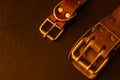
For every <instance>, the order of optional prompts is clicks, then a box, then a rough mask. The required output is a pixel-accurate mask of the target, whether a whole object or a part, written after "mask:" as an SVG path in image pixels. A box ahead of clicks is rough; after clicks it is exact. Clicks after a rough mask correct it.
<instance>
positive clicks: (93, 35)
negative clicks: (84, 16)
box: [68, 22, 119, 79]
mask: <svg viewBox="0 0 120 80" xmlns="http://www.w3.org/2000/svg"><path fill="white" fill-rule="evenodd" d="M112 37H114V38H115V40H113V39H112ZM118 43H119V39H118V38H117V37H116V36H115V35H114V34H113V33H112V32H111V31H110V30H108V29H107V28H106V26H105V25H104V24H102V23H101V22H98V23H97V24H96V25H95V26H93V27H92V28H91V29H89V30H88V31H87V33H85V34H84V35H83V36H82V37H81V38H80V40H78V42H77V43H76V44H75V45H74V46H73V48H72V49H71V51H70V54H69V56H68V59H69V60H70V61H71V62H72V64H73V65H74V66H75V67H76V68H77V69H78V70H79V71H81V72H82V73H83V74H84V75H85V76H87V77H88V78H90V79H93V78H95V77H96V76H97V75H98V73H99V72H100V71H101V69H102V68H103V67H104V66H105V64H106V63H107V62H108V59H109V53H110V52H111V51H112V50H113V48H114V47H115V46H116V44H118Z"/></svg>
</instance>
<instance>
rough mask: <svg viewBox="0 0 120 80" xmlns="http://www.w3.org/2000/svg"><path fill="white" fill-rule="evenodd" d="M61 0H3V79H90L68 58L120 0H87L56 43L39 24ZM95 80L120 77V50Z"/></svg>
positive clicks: (0, 58) (0, 50) (0, 62)
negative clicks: (43, 32) (48, 37)
mask: <svg viewBox="0 0 120 80" xmlns="http://www.w3.org/2000/svg"><path fill="white" fill-rule="evenodd" d="M60 1H61V0H0V80H88V79H87V78H86V77H85V76H83V75H82V74H81V73H80V72H79V71H77V70H76V69H75V68H74V67H73V66H72V64H71V63H70V62H69V61H68V59H67V57H68V53H69V51H70V50H71V48H72V46H73V45H74V43H75V42H76V41H77V40H78V39H79V38H80V37H81V36H82V34H84V32H86V31H87V30H88V29H89V28H90V27H91V26H92V25H94V24H96V23H97V22H98V21H99V20H101V19H102V18H104V17H105V16H107V15H109V14H110V13H111V12H112V11H113V10H114V9H115V8H116V7H117V6H118V5H119V4H120V0H88V1H87V2H86V4H85V5H83V6H82V7H81V8H80V10H79V11H78V14H77V16H76V17H75V18H74V19H73V20H71V21H69V22H68V24H66V28H65V31H64V33H63V34H62V36H60V37H59V39H58V40H56V41H55V42H51V41H49V40H48V39H44V38H42V34H40V32H39V26H40V25H41V23H42V22H43V21H44V20H45V18H46V17H48V16H49V15H50V14H51V13H52V10H53V8H54V6H55V5H56V4H57V3H58V2H60ZM114 54H115V55H116V56H115V57H114V59H113V60H112V61H110V63H109V64H108V65H107V66H106V67H105V69H104V70H103V72H102V73H101V74H100V75H99V76H98V77H97V78H96V79H95V80H119V79H120V78H119V77H120V51H117V52H115V53H114Z"/></svg>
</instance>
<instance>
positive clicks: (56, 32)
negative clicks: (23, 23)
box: [39, 0, 86, 41]
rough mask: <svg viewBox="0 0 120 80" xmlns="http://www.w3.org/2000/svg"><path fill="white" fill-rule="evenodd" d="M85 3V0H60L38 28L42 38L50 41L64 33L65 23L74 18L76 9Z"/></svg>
mask: <svg viewBox="0 0 120 80" xmlns="http://www.w3.org/2000/svg"><path fill="white" fill-rule="evenodd" d="M85 2H86V0H62V1H61V2H60V3H58V4H57V5H56V6H55V7H54V9H53V13H52V14H51V15H50V16H49V17H48V18H46V19H45V21H44V22H43V23H42V24H41V25H40V27H39V30H40V32H41V33H42V34H43V37H45V38H48V39H49V40H51V41H54V40H56V39H57V38H58V37H59V36H60V35H61V34H62V32H63V31H64V27H65V24H66V23H67V21H69V20H71V19H72V18H73V17H74V16H76V9H77V8H78V7H79V6H81V5H82V4H84V3H85ZM49 24H50V25H49ZM44 27H45V28H47V30H46V29H45V28H44ZM44 29H45V30H44Z"/></svg>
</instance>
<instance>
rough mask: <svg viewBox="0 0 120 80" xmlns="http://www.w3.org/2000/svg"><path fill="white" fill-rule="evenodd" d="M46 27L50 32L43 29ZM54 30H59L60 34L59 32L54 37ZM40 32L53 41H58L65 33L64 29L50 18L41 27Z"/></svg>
mask: <svg viewBox="0 0 120 80" xmlns="http://www.w3.org/2000/svg"><path fill="white" fill-rule="evenodd" d="M47 24H49V25H50V26H48V25H47ZM44 27H50V28H49V29H48V30H44V29H43V28H44ZM54 28H56V29H57V30H59V32H58V31H57V34H56V35H55V36H54V37H53V36H52V35H50V33H51V32H52V30H54ZM39 30H40V32H41V33H42V34H43V37H47V38H48V39H50V40H51V41H54V40H56V39H57V38H58V37H59V36H60V35H61V33H62V32H63V31H64V29H62V28H61V27H59V26H58V25H57V22H55V23H54V22H53V21H51V20H50V19H49V18H46V19H45V21H44V22H43V23H42V24H41V25H40V27H39Z"/></svg>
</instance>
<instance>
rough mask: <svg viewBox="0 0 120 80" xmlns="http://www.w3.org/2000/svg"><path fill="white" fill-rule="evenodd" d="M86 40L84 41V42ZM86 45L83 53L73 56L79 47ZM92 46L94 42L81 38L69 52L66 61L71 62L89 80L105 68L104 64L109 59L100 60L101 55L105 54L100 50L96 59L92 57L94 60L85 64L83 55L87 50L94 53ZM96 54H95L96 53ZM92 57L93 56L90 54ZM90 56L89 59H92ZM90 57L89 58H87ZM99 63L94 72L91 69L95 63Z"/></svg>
mask: <svg viewBox="0 0 120 80" xmlns="http://www.w3.org/2000/svg"><path fill="white" fill-rule="evenodd" d="M85 40H86V41H85ZM84 43H86V47H85V48H84V49H83V51H82V52H81V53H79V55H77V57H76V55H75V53H76V52H77V50H78V49H80V47H83V46H82V45H83V44H84ZM92 44H94V40H91V39H90V38H83V39H81V40H80V41H78V42H77V43H76V45H75V46H74V47H73V49H72V50H71V52H70V54H69V56H68V59H69V60H71V62H72V64H73V65H74V66H75V67H76V68H77V69H78V70H79V71H80V72H82V73H83V74H84V75H85V76H87V77H88V78H89V79H93V78H95V77H96V76H97V75H98V72H100V71H101V69H102V68H103V67H104V66H105V64H106V63H107V62H108V60H109V57H106V58H102V57H101V56H102V54H103V53H104V52H105V51H104V49H101V50H100V51H99V52H98V54H97V55H96V57H94V59H93V60H92V61H91V62H90V63H89V64H87V63H88V62H89V61H88V62H85V61H86V59H85V58H84V59H82V57H83V55H85V54H86V52H87V51H88V50H90V49H91V50H90V51H92V50H93V51H95V49H93V47H91V45H92ZM96 53H97V52H96ZM92 55H93V54H92ZM92 55H91V58H93V56H92ZM89 57H90V56H89ZM98 60H99V61H98ZM100 60H101V61H102V63H101V62H100ZM97 61H98V62H100V63H101V64H100V65H99V67H98V68H97V69H96V70H94V69H92V68H94V66H95V63H96V62H97Z"/></svg>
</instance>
